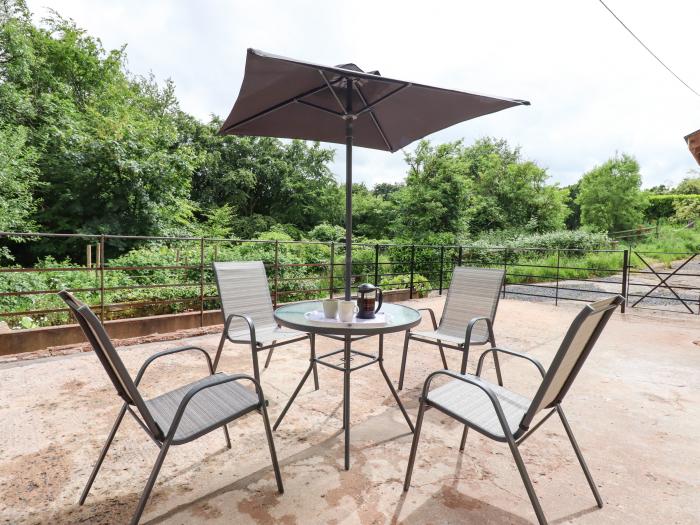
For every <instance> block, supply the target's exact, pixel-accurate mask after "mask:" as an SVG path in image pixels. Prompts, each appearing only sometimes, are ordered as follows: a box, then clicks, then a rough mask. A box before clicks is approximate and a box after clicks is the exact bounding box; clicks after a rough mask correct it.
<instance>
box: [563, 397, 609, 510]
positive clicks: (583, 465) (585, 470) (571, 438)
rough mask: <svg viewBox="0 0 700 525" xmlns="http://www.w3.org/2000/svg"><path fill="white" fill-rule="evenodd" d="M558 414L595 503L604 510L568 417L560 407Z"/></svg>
mask: <svg viewBox="0 0 700 525" xmlns="http://www.w3.org/2000/svg"><path fill="white" fill-rule="evenodd" d="M557 413H558V414H559V418H560V419H561V422H562V424H563V425H564V429H565V430H566V434H567V435H568V436H569V441H571V446H572V447H574V452H576V457H577V458H578V462H579V463H580V465H581V469H582V470H583V473H584V474H585V476H586V480H588V486H589V487H591V492H593V496H594V497H595V501H596V503H597V504H598V508H601V509H602V508H603V499H602V498H601V497H600V493H599V492H598V487H596V485H595V482H594V481H593V476H591V472H590V471H589V470H588V465H586V461H585V460H584V459H583V454H582V453H581V449H580V448H579V446H578V443H576V439H575V438H574V433H573V432H572V431H571V427H570V426H569V422H568V421H567V419H566V416H564V410H563V409H562V408H561V406H559V405H557Z"/></svg>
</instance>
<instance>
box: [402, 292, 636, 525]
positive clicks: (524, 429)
mask: <svg viewBox="0 0 700 525" xmlns="http://www.w3.org/2000/svg"><path fill="white" fill-rule="evenodd" d="M623 301H624V299H623V298H622V297H621V296H617V297H615V298H614V299H613V301H612V302H611V304H610V305H608V306H606V307H605V308H603V309H602V312H603V314H602V315H603V316H604V317H603V319H602V320H601V322H599V324H598V325H597V326H596V328H595V330H594V331H593V333H592V335H591V336H590V338H589V339H588V341H587V343H586V346H585V347H584V350H583V351H582V352H581V354H580V356H579V359H578V360H577V362H576V364H575V366H574V367H573V369H572V370H571V372H570V373H569V376H568V378H567V381H566V382H565V383H564V384H563V385H562V387H561V388H560V389H559V392H558V395H557V396H556V397H555V399H554V400H553V401H552V402H551V403H549V404H548V405H547V406H546V407H542V409H541V410H548V412H547V413H546V414H545V415H544V416H543V417H542V418H541V419H539V421H538V422H537V423H536V424H535V425H533V426H532V427H530V424H531V423H532V421H533V419H534V417H535V416H536V415H537V412H539V411H540V409H539V408H538V405H539V403H540V401H541V399H542V397H543V395H544V394H545V393H546V392H547V388H548V387H549V384H550V383H551V379H552V378H553V377H554V376H552V377H550V378H548V376H547V372H546V371H545V369H544V367H543V366H542V364H541V363H540V362H539V361H538V360H537V359H535V358H534V357H532V356H530V355H527V354H523V353H520V352H515V351H512V350H507V349H504V348H498V347H495V346H494V347H492V348H489V349H487V350H486V351H484V352H483V353H482V354H481V356H480V357H479V361H478V365H477V370H476V375H475V376H470V375H464V374H457V373H455V372H453V371H451V370H438V371H436V372H433V373H431V374H430V375H429V376H428V377H427V378H426V380H425V383H424V385H423V390H422V393H421V398H420V405H419V408H418V417H417V419H416V429H415V432H414V434H413V442H412V444H411V452H410V455H409V459H408V466H407V468H406V478H405V481H404V491H408V489H409V488H410V485H411V477H412V474H413V466H414V463H415V460H416V453H417V450H418V442H419V440H420V433H421V428H422V426H423V417H424V415H425V411H426V409H427V408H436V409H438V410H439V411H440V412H443V413H444V414H446V415H448V416H450V417H451V418H453V419H456V420H457V421H459V422H460V423H462V424H463V425H464V429H463V432H462V440H461V443H460V447H459V450H460V451H464V447H465V444H466V440H467V433H468V430H469V428H473V429H474V430H476V431H477V432H479V433H481V434H483V435H484V436H486V437H488V438H490V439H493V440H495V441H500V442H505V443H507V444H508V447H509V448H510V451H511V453H512V455H513V459H514V460H515V464H516V466H517V468H518V472H519V474H520V477H521V479H522V481H523V484H524V485H525V490H526V492H527V495H528V497H529V498H530V502H531V504H532V507H533V509H534V511H535V514H536V516H537V520H538V522H539V523H540V524H541V525H546V523H547V519H546V518H545V515H544V512H543V510H542V506H541V504H540V501H539V499H538V497H537V494H536V493H535V489H534V486H533V484H532V481H531V480H530V476H529V474H528V472H527V469H526V467H525V463H524V461H523V458H522V456H521V454H520V450H519V447H520V445H522V443H523V442H524V441H525V440H526V439H527V438H529V437H530V436H531V435H532V434H533V433H534V432H535V431H537V430H538V429H539V428H540V427H541V426H542V425H543V424H544V423H545V422H546V421H547V420H548V419H549V418H550V417H551V416H552V415H553V414H554V413H557V414H558V416H559V419H560V420H561V422H562V425H563V427H564V430H565V431H566V435H567V437H568V438H569V442H570V443H571V446H572V448H573V449H574V452H575V454H576V458H577V459H578V462H579V465H580V466H581V469H582V470H583V473H584V475H585V477H586V481H587V482H588V486H589V487H590V489H591V492H592V493H593V497H594V498H595V500H596V504H597V506H598V508H603V499H602V498H601V496H600V493H599V491H598V488H597V487H596V484H595V482H594V481H593V476H592V475H591V472H590V470H589V468H588V465H587V464H586V461H585V459H584V457H583V453H582V452H581V449H580V447H579V445H578V442H577V441H576V438H575V437H574V434H573V431H572V430H571V426H570V425H569V421H568V419H567V418H566V416H565V414H564V409H563V408H562V406H561V402H562V400H563V398H564V396H565V394H566V393H567V391H568V389H569V387H570V386H571V384H572V383H573V380H574V379H575V378H576V375H577V374H578V372H579V371H580V369H581V367H582V366H583V363H584V362H585V360H586V358H587V357H588V354H589V353H590V351H591V350H592V348H593V346H594V345H595V343H596V341H597V339H598V337H599V336H600V333H601V332H602V330H603V328H604V327H605V325H606V324H607V321H608V319H609V318H610V316H611V315H612V313H613V311H614V310H615V309H616V308H617V306H618V305H619V304H621V303H622V302H623ZM590 313H595V312H594V311H593V310H592V308H591V305H588V306H587V307H586V308H584V309H583V311H582V312H581V313H580V314H579V315H578V316H577V317H576V319H575V320H574V322H573V323H572V325H571V328H570V329H569V331H568V332H567V335H566V337H565V338H564V340H563V342H562V347H564V345H567V347H568V345H569V344H570V343H571V341H572V340H573V338H574V336H575V335H576V332H577V331H578V328H579V327H580V326H581V324H582V323H583V321H584V320H585V319H586V318H587V317H588V315H587V314H590ZM499 353H502V354H506V355H510V356H512V357H516V358H520V359H524V360H526V361H528V362H530V363H531V364H532V365H534V366H535V367H536V368H537V371H538V372H539V373H540V376H541V377H542V383H541V385H540V387H539V388H538V392H537V395H535V397H534V398H533V399H532V401H531V403H530V407H529V408H528V410H527V412H526V413H525V414H524V416H523V420H522V422H521V424H520V426H519V428H518V430H517V431H516V432H514V433H513V432H512V431H511V430H510V426H509V424H508V422H507V420H506V417H505V414H504V413H503V409H502V408H501V405H500V402H499V400H498V397H497V396H496V394H495V393H494V392H493V390H492V389H491V387H490V383H488V382H487V381H484V380H483V379H481V372H482V370H483V365H484V359H485V357H486V356H487V355H488V354H492V355H493V357H494V359H495V358H496V356H497V355H498V354H499ZM565 355H566V352H561V351H559V352H557V354H556V356H555V358H554V360H553V361H552V364H551V365H550V370H556V369H557V368H555V367H558V366H559V364H560V363H561V362H562V360H563V359H564V357H565ZM439 376H447V377H450V378H452V379H456V380H458V381H463V382H464V383H467V384H470V385H473V386H475V387H477V388H479V389H481V390H482V391H483V392H484V393H485V394H486V395H487V396H488V398H489V400H490V401H491V403H492V405H493V408H494V411H495V413H496V416H497V418H498V421H499V423H500V425H501V427H502V430H503V436H499V435H494V434H492V433H491V432H489V431H487V430H486V429H484V428H482V427H479V426H476V425H475V424H473V423H472V422H470V421H469V420H467V419H464V418H463V417H461V416H460V415H458V414H455V413H454V412H452V411H450V410H447V409H445V408H444V407H442V406H440V405H438V404H433V403H431V401H430V399H429V397H428V394H429V393H430V385H431V383H432V382H433V380H434V379H435V378H436V377H439ZM499 385H500V381H499ZM501 386H502V385H501Z"/></svg>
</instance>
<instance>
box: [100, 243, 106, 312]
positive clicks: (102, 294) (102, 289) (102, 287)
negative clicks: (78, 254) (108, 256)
mask: <svg viewBox="0 0 700 525" xmlns="http://www.w3.org/2000/svg"><path fill="white" fill-rule="evenodd" d="M100 321H102V322H103V323H104V321H105V236H104V233H103V234H102V235H100Z"/></svg>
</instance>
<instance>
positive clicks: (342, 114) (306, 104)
mask: <svg viewBox="0 0 700 525" xmlns="http://www.w3.org/2000/svg"><path fill="white" fill-rule="evenodd" d="M297 102H298V103H299V104H304V105H305V106H309V107H310V108H314V109H318V110H320V111H324V112H326V113H330V114H331V115H335V116H336V117H343V116H345V114H344V113H340V112H339V111H333V110H332V109H328V108H324V107H323V106H319V105H318V104H314V103H313V102H307V101H306V100H297Z"/></svg>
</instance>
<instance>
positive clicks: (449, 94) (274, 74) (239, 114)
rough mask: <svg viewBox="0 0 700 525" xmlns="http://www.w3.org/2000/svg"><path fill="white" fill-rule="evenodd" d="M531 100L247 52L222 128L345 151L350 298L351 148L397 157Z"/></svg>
mask: <svg viewBox="0 0 700 525" xmlns="http://www.w3.org/2000/svg"><path fill="white" fill-rule="evenodd" d="M529 104H530V103H529V102H527V101H526V100H516V99H509V98H501V97H491V96H486V95H479V94H475V93H466V92H463V91H455V90H452V89H443V88H437V87H432V86H426V85H424V84H417V83H415V82H407V81H404V80H396V79H393V78H388V77H383V76H381V75H380V74H379V71H370V72H364V71H362V70H361V69H360V68H359V67H357V66H356V65H355V64H344V65H341V66H336V67H330V66H321V65H318V64H312V63H310V62H303V61H300V60H293V59H290V58H284V57H280V56H277V55H271V54H268V53H263V52H261V51H258V50H255V49H248V54H247V57H246V65H245V76H244V77H243V84H242V85H241V90H240V93H239V94H238V98H237V99H236V102H235V104H234V106H233V109H232V110H231V113H230V114H229V116H228V118H227V119H226V121H225V122H224V124H223V126H221V129H220V130H219V133H221V134H224V135H249V136H267V137H280V138H290V139H305V140H317V141H321V142H333V143H336V144H345V146H346V158H345V167H346V177H345V228H346V237H345V249H346V253H345V299H350V284H351V279H352V147H353V145H356V146H361V147H364V148H372V149H379V150H384V151H391V152H395V151H397V150H399V149H401V148H403V147H404V146H406V145H408V144H410V143H411V142H413V141H415V140H418V139H420V138H423V137H425V136H426V135H429V134H431V133H434V132H436V131H439V130H441V129H444V128H447V127H450V126H452V125H454V124H457V123H458V122H462V121H464V120H469V119H473V118H476V117H480V116H482V115H488V114H489V113H495V112H496V111H500V110H502V109H506V108H509V107H512V106H520V105H529Z"/></svg>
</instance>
